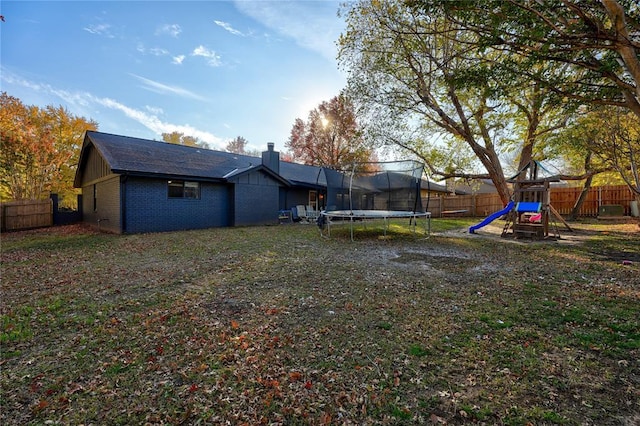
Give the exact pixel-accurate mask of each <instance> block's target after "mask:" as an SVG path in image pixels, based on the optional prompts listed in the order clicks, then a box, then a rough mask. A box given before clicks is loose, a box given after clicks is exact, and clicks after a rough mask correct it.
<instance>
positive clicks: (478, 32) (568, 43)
mask: <svg viewBox="0 0 640 426" xmlns="http://www.w3.org/2000/svg"><path fill="white" fill-rule="evenodd" d="M410 3H411V4H412V5H413V8H414V10H419V11H421V12H422V13H423V14H424V16H438V17H443V18H446V19H447V21H449V22H451V23H452V25H454V26H455V27H456V28H457V29H458V32H460V33H466V34H473V35H474V36H475V37H477V38H476V40H475V41H474V44H475V45H477V46H478V47H480V48H482V49H484V50H485V51H486V52H489V51H501V52H506V53H509V55H504V56H503V58H504V60H503V61H502V62H501V65H502V68H503V71H504V70H510V73H508V74H507V73H505V74H504V77H505V78H507V79H511V77H513V76H520V75H527V76H528V77H529V78H531V79H533V80H536V81H538V82H539V83H541V84H542V85H544V86H545V87H548V88H549V89H551V90H554V91H555V92H556V93H558V95H559V96H560V97H561V98H565V99H566V100H574V101H576V102H578V103H590V104H599V105H614V106H622V107H625V108H627V109H629V110H631V111H633V112H634V114H636V116H637V117H638V118H640V6H638V3H637V1H636V0H600V1H598V0H586V1H582V0H580V1H578V0H563V1H557V0H537V1H528V0H483V1H451V0H411V1H410ZM444 36H447V35H446V34H445V35H444ZM448 36H455V34H454V33H449V34H448ZM512 58H516V60H515V61H514V60H512ZM540 64H555V65H556V66H560V67H565V68H566V70H567V72H566V76H565V77H564V78H562V79H549V78H548V77H547V76H545V75H544V74H538V75H536V74H535V73H531V72H530V70H532V69H535V65H540Z"/></svg>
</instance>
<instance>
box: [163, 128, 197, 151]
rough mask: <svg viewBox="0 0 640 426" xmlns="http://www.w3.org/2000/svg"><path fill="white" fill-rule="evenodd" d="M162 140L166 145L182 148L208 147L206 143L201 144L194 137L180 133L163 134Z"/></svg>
mask: <svg viewBox="0 0 640 426" xmlns="http://www.w3.org/2000/svg"><path fill="white" fill-rule="evenodd" d="M162 140H163V141H165V142H168V143H172V144H176V145H184V146H193V147H196V148H204V149H209V145H208V144H207V143H206V142H202V141H201V140H199V139H198V138H196V137H194V136H188V135H185V134H184V133H182V132H171V133H163V134H162Z"/></svg>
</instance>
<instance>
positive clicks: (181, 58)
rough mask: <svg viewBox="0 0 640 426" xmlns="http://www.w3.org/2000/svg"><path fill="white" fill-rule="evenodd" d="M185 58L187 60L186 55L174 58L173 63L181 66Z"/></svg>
mask: <svg viewBox="0 0 640 426" xmlns="http://www.w3.org/2000/svg"><path fill="white" fill-rule="evenodd" d="M184 58H185V56H184V55H178V56H174V57H173V59H172V60H171V63H172V64H176V65H181V64H182V62H183V61H184Z"/></svg>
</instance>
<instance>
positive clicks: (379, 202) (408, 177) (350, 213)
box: [318, 161, 431, 241]
mask: <svg viewBox="0 0 640 426" xmlns="http://www.w3.org/2000/svg"><path fill="white" fill-rule="evenodd" d="M323 171H324V178H325V179H326V186H327V197H326V203H327V206H326V208H325V209H324V210H323V211H322V212H321V215H320V218H319V220H318V225H319V226H320V232H321V233H322V231H323V228H326V231H327V235H326V236H327V237H328V236H330V235H331V226H332V225H335V224H338V223H343V224H348V225H349V230H350V235H351V240H352V241H353V239H354V238H353V227H354V222H365V224H366V221H367V220H374V219H378V220H383V222H384V228H383V232H384V236H385V237H386V235H387V230H388V227H389V219H399V218H408V219H409V220H410V224H411V225H412V226H413V232H414V234H415V231H416V225H417V221H418V218H424V221H425V223H424V229H425V234H427V235H430V233H431V213H430V212H427V211H425V209H423V208H422V200H421V197H420V182H421V180H422V175H423V173H424V165H423V164H422V163H419V162H417V161H390V162H376V163H355V164H353V165H352V167H351V168H350V169H349V170H334V169H323Z"/></svg>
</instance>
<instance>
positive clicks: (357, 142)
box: [285, 95, 377, 169]
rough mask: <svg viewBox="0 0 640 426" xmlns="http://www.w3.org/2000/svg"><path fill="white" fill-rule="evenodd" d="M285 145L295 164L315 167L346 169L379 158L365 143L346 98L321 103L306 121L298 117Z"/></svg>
mask: <svg viewBox="0 0 640 426" xmlns="http://www.w3.org/2000/svg"><path fill="white" fill-rule="evenodd" d="M285 145H286V147H287V148H289V149H290V150H291V158H292V159H293V160H294V161H299V162H302V163H304V164H309V165H314V166H322V167H330V168H334V169H343V168H347V167H350V166H351V165H352V164H353V163H364V162H373V161H376V159H377V157H376V155H375V152H374V151H373V149H372V148H371V147H370V146H368V145H367V144H366V143H365V140H364V138H363V136H362V131H361V129H360V127H359V125H358V123H357V121H356V114H355V111H354V107H353V104H352V103H351V101H349V99H348V98H347V97H346V96H344V95H339V96H336V97H334V98H332V99H331V100H330V101H329V102H326V101H325V102H322V103H321V104H320V105H319V106H318V107H317V108H315V109H313V110H312V111H311V112H310V113H309V117H308V118H307V121H306V122H304V121H303V120H302V119H300V118H297V119H296V120H295V123H294V125H293V128H292V129H291V136H290V137H289V140H288V141H287V143H286V144H285Z"/></svg>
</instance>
